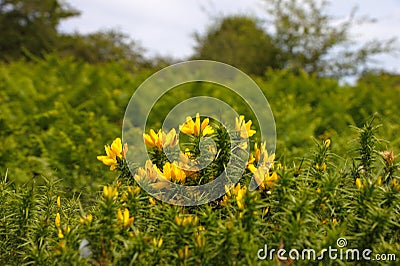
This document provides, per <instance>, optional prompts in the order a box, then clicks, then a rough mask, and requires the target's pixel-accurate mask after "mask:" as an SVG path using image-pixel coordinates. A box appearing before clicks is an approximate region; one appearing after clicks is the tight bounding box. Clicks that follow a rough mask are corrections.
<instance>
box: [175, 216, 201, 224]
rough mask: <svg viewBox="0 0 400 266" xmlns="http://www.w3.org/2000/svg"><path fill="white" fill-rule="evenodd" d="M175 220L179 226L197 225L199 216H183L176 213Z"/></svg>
mask: <svg viewBox="0 0 400 266" xmlns="http://www.w3.org/2000/svg"><path fill="white" fill-rule="evenodd" d="M174 221H175V224H176V225H178V226H188V225H197V224H198V223H199V218H198V217H197V216H194V215H190V216H183V217H182V216H179V215H176V216H175V218H174Z"/></svg>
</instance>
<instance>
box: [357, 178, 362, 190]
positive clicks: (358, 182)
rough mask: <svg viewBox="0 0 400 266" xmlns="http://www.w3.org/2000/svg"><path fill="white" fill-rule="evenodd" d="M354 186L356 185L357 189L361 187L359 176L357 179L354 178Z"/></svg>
mask: <svg viewBox="0 0 400 266" xmlns="http://www.w3.org/2000/svg"><path fill="white" fill-rule="evenodd" d="M356 187H357V188H358V189H361V188H362V187H363V184H362V182H361V179H360V178H357V179H356Z"/></svg>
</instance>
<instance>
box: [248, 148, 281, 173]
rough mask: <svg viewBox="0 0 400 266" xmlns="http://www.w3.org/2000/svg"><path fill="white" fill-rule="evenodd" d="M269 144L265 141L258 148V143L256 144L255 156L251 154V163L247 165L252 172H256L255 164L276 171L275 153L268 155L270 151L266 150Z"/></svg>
mask: <svg viewBox="0 0 400 266" xmlns="http://www.w3.org/2000/svg"><path fill="white" fill-rule="evenodd" d="M266 145H267V143H266V142H265V141H264V142H263V143H262V144H261V146H260V147H258V144H257V143H254V155H253V153H251V154H250V158H249V161H248V163H247V169H249V170H250V171H252V169H253V170H254V168H255V166H254V163H256V162H257V164H258V165H259V167H260V166H263V167H266V168H267V169H268V170H269V169H274V160H275V153H272V154H271V155H268V151H267V148H266Z"/></svg>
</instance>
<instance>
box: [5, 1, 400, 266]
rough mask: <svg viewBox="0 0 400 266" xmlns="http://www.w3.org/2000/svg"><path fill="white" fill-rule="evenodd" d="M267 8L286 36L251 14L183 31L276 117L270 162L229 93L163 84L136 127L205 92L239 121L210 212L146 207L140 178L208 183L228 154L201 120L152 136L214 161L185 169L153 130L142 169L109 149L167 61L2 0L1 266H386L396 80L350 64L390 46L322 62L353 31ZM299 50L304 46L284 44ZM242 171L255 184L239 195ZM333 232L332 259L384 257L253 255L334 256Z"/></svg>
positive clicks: (52, 4) (398, 242)
mask: <svg viewBox="0 0 400 266" xmlns="http://www.w3.org/2000/svg"><path fill="white" fill-rule="evenodd" d="M39 2H40V5H39V4H38V3H39ZM266 2H268V3H269V4H270V7H274V8H273V9H272V11H270V12H271V13H270V14H272V15H273V16H274V18H275V20H274V26H275V30H276V31H277V32H278V33H279V34H280V35H281V36H285V38H281V39H279V38H277V36H275V35H274V34H272V33H269V32H267V31H265V30H264V29H263V28H262V26H261V25H260V23H259V21H258V20H257V19H255V18H249V17H244V16H233V17H228V18H223V19H221V20H220V21H217V22H215V24H213V25H212V26H211V27H210V29H209V31H207V32H206V33H205V34H204V35H197V37H196V38H197V39H196V40H197V44H198V45H197V46H196V49H195V54H194V55H193V58H206V59H215V60H221V61H223V62H226V63H230V64H233V65H235V66H237V67H238V68H240V69H242V70H244V71H246V72H247V73H249V74H251V75H252V78H253V79H254V81H255V82H256V83H257V84H258V86H259V87H260V88H261V90H262V92H263V93H264V95H265V96H266V97H267V99H268V101H269V104H270V106H271V109H272V112H273V114H274V118H275V123H276V127H277V147H276V153H275V154H271V153H268V151H266V150H265V149H264V148H263V145H262V143H260V140H259V134H258V132H257V131H258V130H259V129H258V126H257V125H258V123H262V121H256V119H255V117H254V114H253V112H252V111H251V110H250V109H249V108H247V106H246V104H244V102H243V100H241V99H240V98H239V97H238V96H237V95H235V94H233V93H232V92H231V91H229V90H228V89H226V88H224V87H221V86H216V85H214V84H211V83H199V82H194V83H188V84H184V85H181V86H178V87H176V88H174V89H173V90H172V91H170V92H169V93H167V94H165V95H164V96H163V97H161V98H160V100H159V102H158V103H157V104H156V106H155V108H154V110H153V111H152V113H151V115H150V116H149V118H148V121H147V122H148V123H147V127H148V129H154V130H155V131H156V132H158V129H159V128H160V127H161V125H162V119H163V118H164V117H165V115H166V114H167V113H168V112H169V111H170V110H171V108H172V107H173V106H175V105H176V104H178V103H180V102H182V101H184V100H186V99H189V98H191V97H193V96H198V95H207V96H211V97H216V98H219V99H221V100H222V101H224V102H226V103H227V104H229V105H230V106H232V107H233V108H234V109H235V110H236V111H237V112H238V113H239V114H241V115H244V117H245V120H244V121H243V124H244V122H248V121H249V120H252V122H253V124H252V126H251V128H245V129H243V127H242V126H243V125H241V124H240V123H239V122H236V130H237V132H236V135H235V136H236V137H237V138H238V139H241V138H242V139H245V138H247V136H243V135H242V131H243V130H245V131H246V132H247V133H248V136H249V137H250V138H249V140H250V151H251V157H250V160H249V161H248V162H247V161H246V163H247V168H246V170H245V172H244V173H243V174H242V178H241V179H240V181H239V184H238V185H235V186H233V187H232V188H230V189H228V188H227V189H226V190H227V191H226V194H225V195H224V196H222V197H220V198H218V199H217V200H214V201H212V202H210V203H208V204H204V205H200V206H194V207H182V206H175V205H170V204H168V203H165V202H161V201H159V200H156V199H155V198H153V197H152V196H151V195H149V194H148V193H147V192H146V191H145V190H144V189H143V187H141V186H139V183H138V182H139V181H140V180H144V179H145V178H144V177H152V178H153V179H155V180H160V179H162V178H164V179H165V178H166V179H168V180H170V181H172V182H174V183H179V184H186V185H196V184H203V183H206V182H209V181H210V180H212V179H213V178H214V177H215V176H216V175H218V174H219V173H220V172H221V171H222V170H223V166H224V164H225V163H226V160H227V157H229V156H230V155H229V148H228V146H229V145H226V143H227V142H228V141H229V140H228V139H227V135H226V134H224V130H223V129H222V127H221V126H220V125H219V124H218V123H217V122H215V121H209V120H206V119H205V118H204V117H202V118H201V125H202V126H201V129H200V118H199V121H197V120H196V122H193V123H192V124H190V123H189V122H186V124H185V125H184V124H182V126H184V127H183V133H182V135H184V136H183V137H180V138H179V139H177V138H176V135H175V132H172V131H171V132H170V133H169V134H168V135H165V136H164V138H166V139H167V140H168V143H169V144H168V145H171V146H173V145H177V143H179V145H181V146H179V147H181V150H182V151H183V152H184V153H185V156H187V157H188V158H189V157H190V158H192V157H193V158H196V156H198V155H199V148H198V147H197V145H196V143H198V142H199V140H200V139H201V138H202V137H203V135H208V136H210V137H211V138H213V140H214V141H215V142H216V143H217V146H216V147H217V151H218V153H217V154H218V156H217V157H216V159H215V161H216V162H213V163H212V164H210V166H208V167H207V168H205V169H204V170H200V171H194V172H193V173H191V172H188V171H183V170H181V169H178V168H177V167H176V166H174V164H172V162H169V161H168V160H167V159H166V157H165V156H164V154H163V152H162V149H161V144H160V143H161V142H160V139H161V138H163V134H162V132H160V134H151V133H150V131H146V132H143V133H146V134H148V135H145V137H144V141H145V142H146V144H147V145H148V151H149V154H150V155H151V158H152V163H153V164H155V165H157V168H154V167H152V166H151V165H150V162H148V163H146V165H137V168H138V169H137V171H135V172H134V174H132V173H130V172H129V170H128V165H127V162H126V160H125V158H126V157H125V155H126V154H129V152H130V151H131V152H132V151H133V150H134V149H135V146H134V145H132V144H131V143H126V146H125V145H124V143H120V140H119V138H120V136H121V128H122V121H123V117H124V112H125V109H126V106H127V104H128V102H129V100H130V97H131V96H132V94H133V93H134V91H135V89H136V88H137V87H138V86H139V85H140V84H141V83H142V82H143V81H144V80H145V79H146V78H148V77H149V76H150V75H151V74H153V73H155V72H156V71H157V70H158V69H160V68H161V67H162V66H163V65H165V64H167V63H168V62H169V61H170V60H169V59H165V58H164V59H163V58H159V59H146V58H144V57H143V56H142V50H141V48H140V47H138V46H136V44H135V42H132V41H131V40H129V39H128V38H126V36H125V35H124V34H122V33H120V32H117V31H109V32H98V33H93V34H89V35H79V34H74V35H66V34H60V33H59V32H57V25H58V24H59V22H60V21H61V20H62V19H64V18H67V17H69V16H73V15H77V14H78V12H77V11H76V10H73V9H72V8H70V7H69V6H68V5H66V4H65V3H62V2H61V1H57V0H48V1H22V0H5V1H1V0H0V26H1V27H2V28H1V31H2V33H4V34H2V35H1V36H0V51H1V52H0V59H1V60H2V62H0V141H1V142H0V144H1V146H2V149H0V225H1V226H0V264H1V265H27V264H34V265H148V264H150V265H156V264H163V265H197V264H202V265H259V264H260V265H264V264H267V265H269V264H271V265H292V264H293V263H294V264H295V265H330V264H334V265H336V264H340V265H345V264H346V265H347V264H359V263H362V264H371V265H375V264H379V263H382V264H393V265H396V261H395V259H397V263H398V260H399V259H400V253H399V250H400V178H399V163H398V160H397V154H399V150H400V118H399V116H398V114H399V113H400V105H399V104H398V102H399V101H400V93H399V92H400V76H399V75H396V74H390V73H385V72H383V71H372V70H370V71H365V69H362V67H361V68H360V66H365V63H366V62H367V61H368V58H369V56H371V55H373V54H377V53H380V52H384V51H388V50H390V47H389V46H388V45H389V44H390V43H386V44H384V43H374V44H373V45H372V46H365V47H363V48H362V49H361V50H358V51H356V50H354V51H352V52H351V53H349V54H347V55H348V56H349V57H348V58H344V57H338V58H337V59H343V60H339V61H340V62H341V63H343V64H342V65H340V64H336V63H339V61H338V62H336V63H334V62H333V61H332V62H330V61H329V60H328V59H327V57H326V56H327V55H331V54H330V51H331V50H332V49H333V48H336V47H337V45H341V44H343V43H345V42H347V41H349V40H350V37H349V36H348V29H349V27H350V26H351V21H347V22H346V23H344V24H343V25H341V26H340V27H339V26H338V27H336V28H335V27H332V25H331V24H330V19H329V17H327V16H326V15H325V14H324V13H323V7H324V6H325V2H324V1H321V2H318V3H322V4H321V5H318V4H316V3H317V2H314V1H311V0H309V1H304V2H305V3H307V5H305V6H306V8H305V9H302V8H301V5H299V4H298V3H299V2H298V1H294V0H293V1H289V0H288V1H274V0H268V1H266ZM32 3H33V4H32ZM35 3H36V4H35ZM307 8H308V9H307ZM305 10H308V11H307V12H311V14H313V15H312V16H311V15H310V16H308V17H307V16H304V12H305ZM274 12H275V13H274ZM288 12H289V13H288ZM290 12H291V13H290ZM288 14H292V15H293V16H289V15H288ZM307 14H308V13H307ZM301 18H303V21H302V23H303V24H302V25H305V26H307V27H305V28H307V30H306V31H307V32H309V33H310V34H309V35H307V34H306V35H305V37H306V38H304V39H301V38H299V36H303V35H304V33H305V28H303V29H299V28H298V27H296V25H297V24H296V23H299V21H298V20H299V19H300V20H301ZM291 19H292V20H291ZM5 21H10V22H12V23H11V24H12V25H13V26H12V27H11V26H9V25H11V24H7V23H5ZM338 29H339V30H338ZM340 30H341V31H340ZM18 32H25V33H27V34H25V35H24V38H22V37H21V36H20V37H18ZM323 32H325V33H326V32H327V33H329V34H323ZM33 33H34V34H33ZM302 34H303V35H302ZM240 36H244V37H245V38H241V37H240ZM7 38H8V39H7ZM46 38H49V39H46ZM316 39H317V40H319V41H318V43H320V44H321V43H322V44H324V45H323V47H318V46H316V43H313V42H312V40H316ZM10 40H12V42H11V41H10ZM285 40H286V41H285ZM304 42H305V43H304ZM325 42H326V43H325ZM28 44H29V45H28ZM303 44H305V45H306V46H307V49H306V51H305V50H304V51H302V50H301V49H300V50H299V49H298V47H299V46H302V45H303ZM309 51H312V53H309ZM355 58H356V59H357V60H355ZM327 60H328V61H327ZM350 62H353V64H354V65H352V64H350ZM358 63H360V65H359V64H358ZM338 70H339V71H338ZM361 70H363V71H362V72H360V71H361ZM348 73H351V74H354V73H358V74H360V76H359V79H358V81H357V83H356V84H354V85H343V84H342V83H339V81H338V79H337V77H339V76H342V75H345V74H348ZM195 115H196V110H193V117H194V116H195ZM238 121H239V120H238ZM184 122H185V121H182V123H184ZM196 123H198V125H197V126H196ZM232 124H235V121H232ZM247 125H249V124H247ZM138 130H140V129H138ZM253 130H255V131H256V133H255V134H254V135H253V133H254V132H253ZM204 132H206V133H204ZM164 133H166V132H164ZM250 133H251V134H250ZM111 143H112V144H111ZM105 144H106V146H104V145H105ZM110 144H111V145H110ZM104 147H105V150H104ZM239 159H240V158H239ZM102 162H103V163H102ZM256 162H257V163H261V164H258V165H256ZM104 164H106V165H104ZM262 166H264V167H266V168H262ZM221 167H222V168H221ZM135 169H136V168H135ZM110 170H111V171H110ZM157 173H158V174H157ZM160 175H161V177H162V178H161V177H160ZM253 175H254V176H255V177H257V178H258V180H259V181H260V180H262V179H264V178H265V179H264V181H262V182H261V181H260V187H259V188H258V189H257V190H255V191H250V190H249V189H248V187H249V182H250V179H251V178H252V177H253ZM151 180H152V179H151ZM152 181H154V180H152ZM141 185H143V184H142V183H141ZM145 185H146V186H157V183H149V184H147V183H146V184H145ZM158 186H161V192H163V193H164V194H163V197H169V199H174V200H179V199H176V198H175V196H176V195H175V194H173V193H171V192H169V193H168V191H166V187H167V185H166V183H163V182H161V184H158ZM340 238H345V239H346V240H347V245H345V247H343V249H342V251H343V252H346V251H347V250H349V249H350V250H351V249H355V248H357V249H359V250H360V251H362V250H365V249H371V250H372V251H373V252H372V254H370V255H371V258H372V259H376V257H375V255H377V254H382V255H384V256H386V258H387V260H386V261H380V262H379V261H366V260H362V261H357V260H351V259H350V260H345V259H335V260H329V258H328V257H327V256H325V257H324V259H323V260H299V261H295V262H293V261H292V260H291V259H289V260H287V261H285V260H279V258H278V257H277V255H276V254H275V255H274V256H273V257H271V258H269V257H268V258H267V261H262V260H259V259H258V258H257V255H258V254H259V250H260V249H263V248H264V245H268V250H271V249H272V248H274V249H279V248H284V249H285V250H287V251H289V250H291V249H296V250H297V251H299V252H300V253H301V250H302V249H307V248H313V249H315V250H316V251H317V252H320V251H321V250H323V249H324V248H328V247H329V246H331V247H332V248H338V243H339V242H337V241H338V239H340ZM342 240H343V239H342ZM340 243H342V242H340ZM393 255H394V256H395V257H393ZM286 256H288V254H287V253H286ZM317 256H318V254H317Z"/></svg>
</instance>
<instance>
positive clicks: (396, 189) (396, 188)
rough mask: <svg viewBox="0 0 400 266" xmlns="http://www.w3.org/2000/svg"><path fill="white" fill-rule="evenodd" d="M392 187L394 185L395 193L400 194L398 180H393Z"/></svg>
mask: <svg viewBox="0 0 400 266" xmlns="http://www.w3.org/2000/svg"><path fill="white" fill-rule="evenodd" d="M392 185H393V190H394V191H397V192H400V184H399V183H397V179H396V178H393V179H392Z"/></svg>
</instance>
